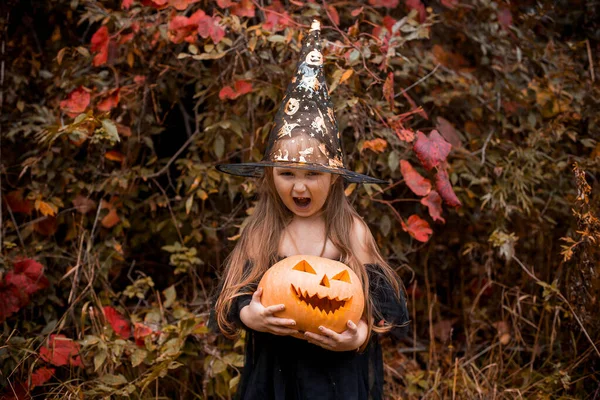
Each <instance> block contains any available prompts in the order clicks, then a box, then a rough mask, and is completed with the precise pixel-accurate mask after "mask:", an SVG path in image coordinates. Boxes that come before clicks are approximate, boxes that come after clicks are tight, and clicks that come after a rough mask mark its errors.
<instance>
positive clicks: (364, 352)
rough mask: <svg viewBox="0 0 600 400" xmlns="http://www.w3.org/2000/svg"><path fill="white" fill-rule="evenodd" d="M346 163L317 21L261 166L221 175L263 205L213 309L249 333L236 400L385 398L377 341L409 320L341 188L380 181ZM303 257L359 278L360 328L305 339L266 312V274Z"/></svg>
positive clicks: (223, 326) (227, 326)
mask: <svg viewBox="0 0 600 400" xmlns="http://www.w3.org/2000/svg"><path fill="white" fill-rule="evenodd" d="M343 160H344V158H343V153H342V150H341V142H340V135H339V132H338V130H337V124H336V122H335V116H334V113H333V108H332V105H331V101H330V99H329V96H328V93H327V87H326V83H325V78H324V76H323V71H322V55H321V52H320V43H319V25H318V22H313V25H312V27H311V31H310V32H309V34H308V35H307V36H306V38H305V40H304V41H303V48H302V53H301V58H300V62H299V64H298V69H297V73H296V76H295V78H294V79H293V80H292V83H291V84H290V85H289V87H288V90H287V92H286V96H285V98H284V100H283V102H282V105H281V107H280V109H279V111H278V113H277V115H276V117H275V127H274V128H273V130H272V132H271V135H270V140H269V144H268V147H267V151H266V153H265V157H264V159H263V161H261V162H258V163H243V164H227V165H220V166H218V168H219V169H220V170H221V171H224V172H227V173H231V174H236V175H242V176H258V177H259V179H258V188H259V198H258V203H257V205H256V207H255V210H254V212H253V214H252V215H251V216H250V217H249V218H248V220H247V224H246V226H245V227H244V229H243V232H242V234H241V237H240V239H239V241H238V243H237V245H236V246H235V248H234V250H233V252H232V253H231V254H230V256H229V257H228V259H227V261H226V269H225V274H224V278H223V282H222V288H221V292H220V294H219V296H218V298H217V301H216V304H215V314H216V321H217V324H218V327H219V328H220V330H221V331H222V332H223V333H225V334H226V335H228V336H232V335H234V334H235V333H236V332H237V331H238V330H239V329H245V330H246V332H247V334H246V360H245V365H244V370H243V373H242V378H241V381H240V386H239V390H238V397H239V398H242V399H260V400H268V399H281V400H294V399H298V400H299V399H308V400H313V399H332V400H333V399H343V400H348V399H361V400H362V399H365V400H366V399H382V398H383V359H382V354H381V348H380V346H379V342H378V334H379V333H383V332H386V331H390V330H393V331H394V333H395V334H397V335H401V334H403V333H404V331H405V330H406V329H407V328H406V325H407V323H408V313H407V309H406V302H405V299H404V297H403V294H402V289H401V288H402V285H401V283H400V281H399V279H398V277H397V276H396V274H395V273H394V271H393V269H392V268H391V267H390V266H389V265H388V264H387V263H386V262H385V260H384V259H383V258H382V256H381V254H380V253H379V251H378V249H377V245H376V243H375V240H374V239H373V236H372V234H371V232H370V230H369V228H368V227H367V225H366V224H365V222H364V221H363V220H362V219H361V218H360V217H359V216H358V214H357V213H356V211H355V210H354V208H353V207H352V205H351V204H350V203H349V201H348V199H347V197H346V196H345V193H344V180H346V181H349V182H380V181H379V180H377V179H375V178H371V177H369V176H366V175H361V174H358V173H355V172H353V171H350V170H348V169H346V168H345V166H344V165H345V164H344V161H343ZM297 254H305V255H317V256H321V257H326V258H330V259H334V260H339V261H341V262H343V263H344V264H346V265H348V266H349V267H350V268H352V269H353V270H354V272H356V274H357V275H358V277H359V278H360V280H361V282H362V287H363V291H364V295H365V311H364V315H363V317H362V318H361V320H360V321H359V322H358V323H357V324H354V323H353V322H352V321H348V323H347V329H346V330H345V331H344V332H342V333H339V334H338V333H336V332H334V331H332V330H329V329H327V328H325V327H320V332H321V334H314V333H310V332H299V331H297V330H296V329H295V328H294V325H295V321H293V320H291V319H285V318H278V317H276V316H275V314H276V313H277V312H279V311H282V310H283V305H273V306H270V307H264V306H263V305H262V303H261V294H262V291H261V290H256V288H257V285H258V282H259V281H260V279H261V277H262V275H263V274H264V272H265V271H266V270H267V269H268V268H269V267H270V266H271V265H273V264H275V263H276V262H278V261H279V260H281V259H282V258H285V257H289V256H292V255H297ZM300 335H303V336H304V339H305V340H301V339H298V338H297V337H298V336H300ZM294 336H296V337H294Z"/></svg>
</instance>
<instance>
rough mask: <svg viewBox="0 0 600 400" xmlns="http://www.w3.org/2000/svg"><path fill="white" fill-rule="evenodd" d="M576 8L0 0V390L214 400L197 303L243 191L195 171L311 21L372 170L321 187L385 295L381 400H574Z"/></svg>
mask: <svg viewBox="0 0 600 400" xmlns="http://www.w3.org/2000/svg"><path fill="white" fill-rule="evenodd" d="M599 9H600V4H598V3H597V2H592V1H571V2H567V1H559V0H557V1H542V2H533V1H523V2H511V3H508V2H500V1H487V0H480V1H460V0H442V1H441V2H438V1H424V0H421V1H420V0H406V1H402V0H400V1H399V0H369V1H368V2H363V1H354V0H350V1H344V2H340V1H337V2H334V1H331V2H325V1H323V2H316V1H314V2H313V1H307V2H301V1H292V0H290V1H287V2H283V3H279V2H277V1H274V2H272V3H270V2H268V1H257V2H252V1H247V0H244V1H242V2H240V3H234V2H232V1H227V0H220V1H206V0H205V1H194V0H143V1H137V0H124V1H122V2H120V1H80V0H71V1H69V2H66V1H59V0H45V1H32V0H29V1H14V0H13V1H6V2H3V5H2V6H0V10H1V11H0V18H1V21H2V24H1V26H2V28H3V29H2V38H1V41H2V50H1V55H2V61H1V68H2V71H3V74H2V75H1V76H0V83H1V97H0V99H1V100H0V106H1V113H0V121H1V131H0V134H1V151H0V153H1V157H2V160H1V165H2V169H1V171H0V172H1V175H0V178H1V182H0V187H1V195H2V213H1V218H2V219H1V227H2V231H1V232H2V238H1V257H2V258H1V261H2V264H1V265H0V300H1V301H2V304H1V305H0V322H1V323H2V327H1V330H0V341H1V343H3V345H1V346H0V387H1V389H0V393H3V394H2V395H0V396H4V397H3V398H28V396H31V395H33V396H38V395H39V396H41V397H44V398H65V397H66V396H69V395H72V396H80V397H82V398H104V397H106V396H113V397H114V398H120V397H126V396H130V397H131V398H139V399H146V398H148V399H149V398H158V397H163V398H186V399H187V398H229V397H230V396H231V394H232V393H233V391H234V390H235V387H236V385H237V381H238V379H239V378H238V377H239V368H240V366H241V365H242V363H243V356H242V354H243V337H241V338H240V339H239V340H238V341H236V342H230V341H227V340H224V339H223V338H221V337H218V336H216V335H215V334H212V333H210V332H208V330H207V329H206V326H205V323H206V319H207V316H208V308H209V306H208V296H209V295H210V293H211V291H212V290H213V289H214V286H215V282H216V280H217V277H218V275H219V271H220V268H221V266H222V263H223V260H224V258H225V257H226V256H227V254H228V252H229V251H230V249H231V248H232V246H233V245H234V241H235V239H236V237H237V235H238V234H239V230H240V228H241V227H242V226H243V221H244V218H245V216H247V215H248V214H249V213H251V212H252V207H253V198H254V197H253V196H254V194H255V189H256V187H255V184H254V182H253V181H252V180H242V179H238V178H235V177H231V176H227V175H223V174H220V173H218V172H217V171H216V170H215V169H214V165H215V164H216V163H218V162H226V161H229V162H237V161H240V160H251V159H252V160H258V159H260V158H261V157H262V150H263V148H264V139H265V138H266V136H267V134H268V132H269V129H270V127H271V122H272V119H273V116H274V114H275V111H276V108H277V106H278V104H279V101H280V100H281V97H282V95H283V93H284V90H285V87H286V86H287V84H288V82H289V79H290V76H291V74H292V71H293V69H294V67H295V64H296V61H297V53H298V50H299V43H300V35H302V32H303V31H304V29H306V27H307V26H308V25H309V24H310V21H311V19H312V18H313V17H319V18H320V19H321V20H322V24H323V30H322V36H323V38H324V39H325V40H326V44H325V45H324V53H325V68H326V71H327V76H328V83H329V89H330V91H331V96H332V99H333V101H334V104H335V107H336V110H337V118H338V122H339V125H340V130H341V131H342V133H343V138H344V147H345V151H346V153H347V155H348V160H349V162H350V167H351V168H352V169H354V170H357V171H360V172H368V173H371V174H373V175H374V176H378V177H380V178H383V179H387V180H389V182H390V184H389V185H388V186H381V187H379V186H375V185H366V186H354V185H349V186H348V187H347V194H348V196H350V197H351V199H352V201H353V203H354V204H355V206H356V208H357V209H358V211H359V213H360V214H361V215H362V216H363V217H364V218H365V220H366V221H367V222H368V223H369V225H370V227H371V229H372V231H373V232H374V233H375V236H376V239H377V241H378V243H379V245H380V247H381V249H382V251H383V253H384V254H385V256H386V257H387V258H388V259H389V261H390V262H391V263H392V264H393V265H396V266H397V267H398V271H399V273H400V274H401V276H403V278H404V282H405V284H406V287H407V291H408V297H409V307H410V310H411V315H412V318H413V322H412V328H413V331H412V332H411V337H409V338H407V339H406V340H403V341H400V342H397V341H392V340H391V339H389V338H386V339H385V344H386V347H385V352H386V369H385V371H386V393H388V394H389V397H390V398H440V397H443V398H450V397H452V398H507V399H508V398H510V399H512V398H517V397H523V398H542V399H544V398H548V399H549V398H564V399H571V398H573V399H575V398H586V397H590V396H592V394H593V393H596V395H597V370H598V367H599V364H598V359H599V356H600V353H599V352H598V349H597V346H598V344H597V343H598V339H599V337H598V333H597V332H598V328H599V323H598V321H599V319H598V318H597V317H598V314H597V311H596V309H597V307H598V305H597V302H598V295H599V293H600V280H599V278H598V273H599V272H600V271H599V268H598V266H599V265H600V256H599V251H598V243H599V242H598V241H599V240H600V222H599V221H598V219H597V216H598V212H597V210H598V205H599V203H600V201H599V198H600V196H599V194H598V192H599V191H598V176H599V173H600V158H599V157H600V142H599V140H600V139H599V117H598V112H597V110H598V109H599V106H600V104H599V102H600V100H599V99H600V93H599V92H600V90H599V85H598V83H597V81H598V74H599V72H600V68H599V65H598V50H599V48H600V44H599V43H600V36H599V35H600V34H599V32H600V26H599V22H598V21H600V12H599V11H600V10H599ZM419 131H420V132H422V133H423V134H425V135H426V137H428V138H432V137H433V135H434V131H437V132H439V135H440V137H441V138H443V141H441V142H440V141H439V140H438V141H437V142H434V144H436V143H437V144H439V143H442V144H443V143H450V144H451V145H452V150H451V151H450V153H449V154H448V156H447V157H441V156H440V157H437V158H436V154H437V153H436V152H435V150H436V148H435V146H433V147H428V148H427V151H425V152H419V151H415V148H414V144H415V141H416V140H417V139H416V137H417V136H418V132H419ZM411 135H415V139H414V140H412V141H411V140H410V139H411ZM436 140H437V139H436ZM438 155H439V154H438ZM423 157H433V159H434V160H437V163H438V165H437V167H436V168H433V169H430V170H428V169H427V168H425V166H426V165H427V161H424V159H423ZM401 160H406V161H408V162H409V163H410V164H411V165H412V166H413V167H414V169H415V170H416V171H417V172H418V173H419V174H420V175H421V178H418V177H416V176H415V175H414V174H413V175H410V174H408V172H407V171H402V170H401V167H400V161H401ZM575 165H577V166H575ZM440 171H447V172H448V178H447V180H448V181H447V182H446V181H444V180H443V179H442V183H444V182H446V183H447V184H446V185H441V186H436V183H435V182H436V180H439V179H441V178H440V176H442V174H443V172H440ZM415 179H417V181H418V182H417V181H415ZM423 179H427V180H429V181H430V184H431V185H432V189H433V190H437V191H438V192H440V194H441V195H442V197H443V198H444V199H445V200H446V204H444V205H443V206H442V205H441V203H435V204H434V205H432V206H431V207H426V206H424V205H423V204H422V203H421V201H420V200H421V198H422V197H423V195H416V194H415V193H414V192H413V191H412V190H411V189H410V188H409V187H408V185H414V184H417V183H419V182H420V183H421V184H423V182H424V181H423ZM425 185H426V184H425ZM411 188H412V186H411ZM452 192H454V193H455V194H456V197H457V198H456V200H454V199H453V197H452ZM456 201H459V202H460V203H462V206H461V207H458V208H454V207H450V206H449V205H448V204H447V203H448V202H449V203H452V204H456ZM432 209H433V211H431V210H432ZM436 212H437V213H440V214H439V215H437V214H436ZM413 216H414V217H413ZM409 218H412V219H409ZM434 219H435V220H434ZM442 219H443V220H442ZM403 227H404V229H403ZM428 227H430V228H431V232H429V231H428V230H427V228H428ZM593 343H596V344H595V345H593Z"/></svg>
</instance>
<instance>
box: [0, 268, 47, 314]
mask: <svg viewBox="0 0 600 400" xmlns="http://www.w3.org/2000/svg"><path fill="white" fill-rule="evenodd" d="M49 285H50V283H49V282H48V279H47V278H46V277H45V276H44V267H43V266H42V264H40V263H38V262H37V261H34V260H31V259H24V260H21V261H18V262H16V263H15V265H14V269H13V270H12V271H9V272H8V273H7V274H6V276H5V277H4V279H3V280H2V281H0V300H1V301H0V322H2V321H4V320H5V319H6V318H8V317H9V316H10V315H12V314H13V313H16V312H17V311H19V310H20V309H21V308H22V307H25V306H26V305H27V304H29V298H30V296H31V295H32V294H33V293H35V292H37V291H38V290H41V289H45V288H47V287H48V286H49Z"/></svg>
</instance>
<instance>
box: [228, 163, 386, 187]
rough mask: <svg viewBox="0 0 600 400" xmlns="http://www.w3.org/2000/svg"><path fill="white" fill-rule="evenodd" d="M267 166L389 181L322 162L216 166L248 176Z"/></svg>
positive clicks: (354, 179)
mask: <svg viewBox="0 0 600 400" xmlns="http://www.w3.org/2000/svg"><path fill="white" fill-rule="evenodd" d="M265 167H279V168H295V169H304V170H310V171H319V172H325V173H329V174H337V175H340V176H342V177H343V178H344V179H345V180H346V181H348V182H351V183H379V184H383V183H387V182H386V181H384V180H381V179H377V178H373V177H371V176H368V175H363V174H359V173H357V172H354V171H350V170H347V169H345V168H333V167H326V166H324V165H321V164H300V163H294V162H273V161H260V162H254V163H240V164H218V165H217V166H216V168H217V169H218V170H219V171H221V172H225V173H226V174H230V175H238V176H247V177H251V178H260V177H261V176H262V175H263V174H264V170H265Z"/></svg>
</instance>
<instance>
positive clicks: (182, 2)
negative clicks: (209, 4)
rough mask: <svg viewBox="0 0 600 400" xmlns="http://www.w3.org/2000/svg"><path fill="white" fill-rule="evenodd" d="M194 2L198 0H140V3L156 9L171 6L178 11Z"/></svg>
mask: <svg viewBox="0 0 600 400" xmlns="http://www.w3.org/2000/svg"><path fill="white" fill-rule="evenodd" d="M196 2H198V0H142V4H143V5H145V6H151V7H154V8H158V9H163V8H167V7H169V6H171V7H173V8H175V9H176V10H180V11H183V10H185V9H187V8H188V6H189V5H190V4H194V3H196Z"/></svg>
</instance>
